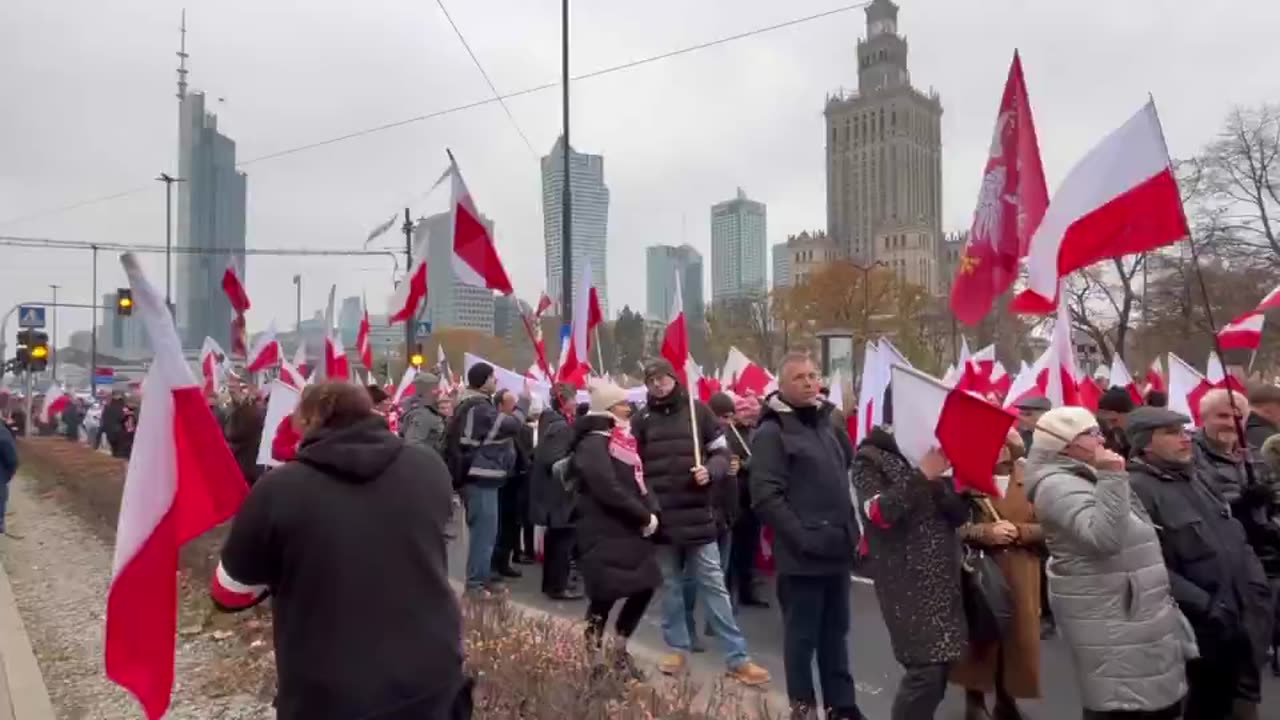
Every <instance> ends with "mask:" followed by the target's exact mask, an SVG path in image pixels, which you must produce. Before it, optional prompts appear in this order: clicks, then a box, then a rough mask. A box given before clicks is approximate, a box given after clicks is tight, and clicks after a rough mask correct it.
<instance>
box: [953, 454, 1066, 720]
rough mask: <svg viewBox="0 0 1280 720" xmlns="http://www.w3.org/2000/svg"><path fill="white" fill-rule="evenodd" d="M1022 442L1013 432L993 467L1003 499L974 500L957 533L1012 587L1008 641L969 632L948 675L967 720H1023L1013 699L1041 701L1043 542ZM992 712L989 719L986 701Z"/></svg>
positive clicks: (971, 498)
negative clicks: (991, 702) (990, 697)
mask: <svg viewBox="0 0 1280 720" xmlns="http://www.w3.org/2000/svg"><path fill="white" fill-rule="evenodd" d="M1023 452H1024V451H1023V445H1022V438H1021V436H1020V435H1018V433H1017V432H1010V433H1009V437H1008V439H1006V441H1005V445H1004V447H1003V448H1001V449H1000V456H999V458H998V460H997V462H996V468H995V481H996V486H997V487H998V488H1000V490H1001V491H1000V494H999V495H997V496H994V497H988V496H985V495H978V494H972V495H969V496H967V498H966V499H968V500H969V502H970V513H971V515H970V518H971V519H970V521H969V522H968V523H966V524H965V525H964V526H963V527H961V528H960V537H961V539H963V540H964V542H965V544H966V545H968V546H970V547H971V548H976V549H977V550H980V551H982V552H986V553H989V554H990V555H991V556H992V557H993V558H994V559H995V562H996V564H997V565H998V566H999V568H1000V574H1001V575H1002V576H1003V578H1004V581H1005V583H1006V584H1007V585H1008V587H1009V600H1010V605H1011V610H1012V616H1011V618H1010V621H1009V626H1008V628H1007V630H1006V631H1005V633H1004V635H1003V637H1001V638H1000V639H999V640H997V641H994V642H992V641H990V640H980V639H978V638H975V637H974V635H973V628H970V638H969V648H968V649H967V650H966V651H965V656H964V659H963V660H961V661H960V663H959V664H957V665H956V666H955V667H954V668H952V670H951V681H952V682H954V683H956V684H958V685H960V686H961V687H964V688H965V718H966V720H992V719H994V720H1020V719H1021V718H1022V717H1023V715H1022V714H1021V712H1020V711H1019V710H1018V705H1017V701H1016V699H1015V698H1038V697H1040V599H1041V592H1040V572H1041V571H1040V568H1041V549H1042V548H1043V545H1044V534H1043V530H1042V529H1041V527H1040V522H1039V520H1037V519H1036V516H1035V507H1034V506H1033V505H1032V504H1031V501H1030V500H1029V499H1028V498H1027V489H1026V482H1025V466H1024V465H1023V463H1020V462H1018V460H1019V458H1021V457H1022V455H1023ZM988 693H994V695H995V706H994V708H993V709H992V711H991V712H990V713H989V712H988V711H987V697H986V696H987V694H988Z"/></svg>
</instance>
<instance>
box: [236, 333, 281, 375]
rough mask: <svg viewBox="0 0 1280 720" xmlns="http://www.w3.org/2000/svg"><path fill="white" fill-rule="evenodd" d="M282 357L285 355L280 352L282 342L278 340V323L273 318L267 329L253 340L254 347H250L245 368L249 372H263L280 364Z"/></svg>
mask: <svg viewBox="0 0 1280 720" xmlns="http://www.w3.org/2000/svg"><path fill="white" fill-rule="evenodd" d="M281 359H283V355H282V353H281V352H280V343H279V342H277V341H276V323H275V321H274V320H273V321H271V324H270V325H268V326H267V329H266V331H264V332H263V333H262V334H260V335H258V337H257V338H256V339H255V340H254V341H253V347H251V348H249V358H248V362H247V363H246V364H245V369H246V370H248V371H249V372H261V371H263V370H266V369H267V368H271V367H275V366H276V365H279V364H280V360H281Z"/></svg>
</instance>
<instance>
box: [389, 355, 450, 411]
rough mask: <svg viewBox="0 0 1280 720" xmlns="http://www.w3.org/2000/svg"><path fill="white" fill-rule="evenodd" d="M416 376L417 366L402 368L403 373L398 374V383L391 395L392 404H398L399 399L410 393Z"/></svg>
mask: <svg viewBox="0 0 1280 720" xmlns="http://www.w3.org/2000/svg"><path fill="white" fill-rule="evenodd" d="M417 377H418V368H416V367H414V366H412V365H410V366H409V367H407V368H405V369H404V374H403V375H401V376H400V384H399V385H397V386H396V391H395V392H394V393H392V395H391V404H392V405H399V404H400V400H401V399H403V398H404V396H405V395H406V394H412V392H413V381H414V379H415V378H417ZM440 382H441V383H443V382H444V380H443V379H441V381H440ZM424 399H425V398H424Z"/></svg>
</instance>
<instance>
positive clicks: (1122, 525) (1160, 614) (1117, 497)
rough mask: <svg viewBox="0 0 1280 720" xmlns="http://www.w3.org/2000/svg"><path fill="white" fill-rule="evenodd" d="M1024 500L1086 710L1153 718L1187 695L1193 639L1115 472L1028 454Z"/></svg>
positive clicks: (1139, 512)
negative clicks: (1040, 535) (1034, 521)
mask: <svg viewBox="0 0 1280 720" xmlns="http://www.w3.org/2000/svg"><path fill="white" fill-rule="evenodd" d="M1028 471H1029V472H1028V475H1029V477H1030V479H1029V480H1028V483H1027V492H1028V493H1029V494H1030V496H1031V499H1032V501H1033V502H1034V503H1035V507H1036V516H1037V517H1039V518H1040V523H1041V526H1042V527H1043V528H1044V534H1045V544H1046V545H1047V546H1048V548H1049V554H1050V559H1049V564H1048V569H1047V576H1048V580H1049V604H1050V605H1051V606H1052V607H1053V614H1054V617H1055V618H1056V619H1057V621H1058V628H1059V630H1060V631H1061V632H1062V637H1063V639H1064V640H1066V642H1067V644H1068V645H1069V646H1070V648H1071V653H1072V658H1073V660H1074V662H1075V666H1076V674H1077V681H1078V684H1079V686H1080V699H1081V702H1082V704H1083V705H1084V707H1085V708H1086V709H1088V710H1097V711H1114V710H1123V711H1137V710H1160V709H1163V708H1166V707H1169V706H1170V705H1173V704H1174V703H1176V702H1178V701H1180V700H1181V699H1182V698H1183V696H1185V695H1186V693H1187V679H1186V672H1185V667H1186V661H1187V660H1189V659H1193V658H1195V657H1197V656H1198V654H1199V653H1198V650H1197V649H1196V645H1195V636H1194V635H1193V634H1192V631H1191V626H1190V625H1189V624H1188V623H1187V620H1186V618H1184V617H1183V615H1182V612H1181V611H1179V610H1178V607H1177V606H1176V605H1175V604H1174V601H1173V595H1172V592H1171V591H1170V589H1169V573H1168V571H1167V570H1166V569H1165V565H1164V557H1163V555H1162V554H1161V552H1160V541H1159V540H1158V539H1157V537H1156V530H1155V528H1154V527H1153V526H1152V525H1151V521H1150V519H1149V518H1148V516H1147V514H1146V511H1145V510H1144V509H1143V507H1142V503H1140V502H1137V501H1136V500H1135V499H1133V498H1132V495H1131V493H1130V490H1129V479H1128V477H1127V476H1126V475H1125V473H1124V472H1123V471H1120V472H1108V471H1102V470H1095V469H1094V468H1092V467H1090V466H1088V465H1085V464H1084V463H1081V462H1077V461H1075V460H1071V459H1070V458H1067V457H1064V456H1062V455H1058V454H1056V453H1051V452H1044V451H1037V450H1032V452H1031V455H1030V457H1029V458H1028Z"/></svg>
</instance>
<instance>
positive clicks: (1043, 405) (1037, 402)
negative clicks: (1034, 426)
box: [1014, 395, 1053, 410]
mask: <svg viewBox="0 0 1280 720" xmlns="http://www.w3.org/2000/svg"><path fill="white" fill-rule="evenodd" d="M1014 407H1016V408H1017V409H1019V410H1052V409H1053V405H1052V404H1050V403H1049V398H1047V397H1045V396H1043V395H1035V396H1032V397H1029V398H1023V399H1021V400H1019V401H1018V402H1017V403H1016V404H1015V405H1014Z"/></svg>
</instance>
